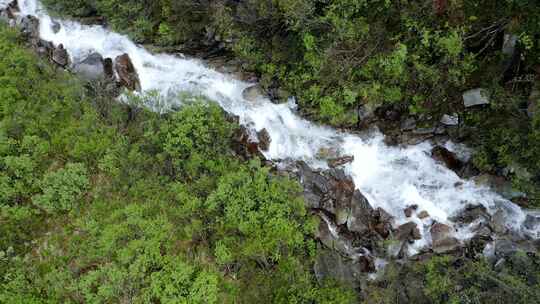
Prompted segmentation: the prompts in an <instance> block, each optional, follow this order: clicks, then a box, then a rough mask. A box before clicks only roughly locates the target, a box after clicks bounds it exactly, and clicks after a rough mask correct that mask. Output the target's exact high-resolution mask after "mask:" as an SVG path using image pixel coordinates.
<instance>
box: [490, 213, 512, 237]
mask: <svg viewBox="0 0 540 304" xmlns="http://www.w3.org/2000/svg"><path fill="white" fill-rule="evenodd" d="M489 226H490V227H491V229H493V232H495V233H498V234H504V233H506V232H507V231H508V228H507V227H506V213H505V212H504V211H503V210H497V212H495V214H493V216H492V218H491V222H490V224H489Z"/></svg>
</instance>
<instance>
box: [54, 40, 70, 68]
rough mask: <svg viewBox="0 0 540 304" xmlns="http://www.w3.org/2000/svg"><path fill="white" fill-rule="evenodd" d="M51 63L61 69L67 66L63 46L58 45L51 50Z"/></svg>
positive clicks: (66, 56)
mask: <svg viewBox="0 0 540 304" xmlns="http://www.w3.org/2000/svg"><path fill="white" fill-rule="evenodd" d="M52 61H53V62H54V63H56V64H57V65H59V66H61V67H63V68H65V67H67V66H68V65H69V54H68V52H67V50H66V49H65V48H64V45H62V44H59V45H58V46H57V47H56V48H55V49H54V50H53V53H52Z"/></svg>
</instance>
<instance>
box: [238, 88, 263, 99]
mask: <svg viewBox="0 0 540 304" xmlns="http://www.w3.org/2000/svg"><path fill="white" fill-rule="evenodd" d="M264 95H265V93H264V91H263V89H262V88H261V86H260V85H258V84H257V85H253V86H250V87H248V88H246V89H244V91H242V97H243V98H244V99H245V100H247V101H251V102H253V101H256V100H257V99H259V98H262V97H263V96H264Z"/></svg>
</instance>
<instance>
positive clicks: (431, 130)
mask: <svg viewBox="0 0 540 304" xmlns="http://www.w3.org/2000/svg"><path fill="white" fill-rule="evenodd" d="M436 130H437V128H436V127H425V128H418V129H414V130H413V132H412V133H413V134H415V135H430V134H433V133H435V131H436Z"/></svg>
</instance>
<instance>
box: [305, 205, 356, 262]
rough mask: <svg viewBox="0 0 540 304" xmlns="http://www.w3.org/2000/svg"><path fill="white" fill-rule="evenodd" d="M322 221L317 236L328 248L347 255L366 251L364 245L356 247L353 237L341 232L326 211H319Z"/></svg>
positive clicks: (353, 255)
mask: <svg viewBox="0 0 540 304" xmlns="http://www.w3.org/2000/svg"><path fill="white" fill-rule="evenodd" d="M319 217H320V218H321V221H320V222H319V227H318V230H317V233H316V234H315V236H316V238H317V239H318V240H320V241H321V243H322V244H323V245H324V246H326V248H328V249H332V250H335V251H337V252H339V253H341V254H342V255H343V256H346V257H350V258H353V257H356V256H358V255H360V254H364V253H366V251H365V249H363V248H362V247H356V246H354V245H353V239H352V238H351V236H350V235H347V234H344V233H340V228H339V227H338V226H336V224H335V223H334V222H333V221H332V219H331V218H330V217H328V216H327V215H326V214H324V213H319Z"/></svg>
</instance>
